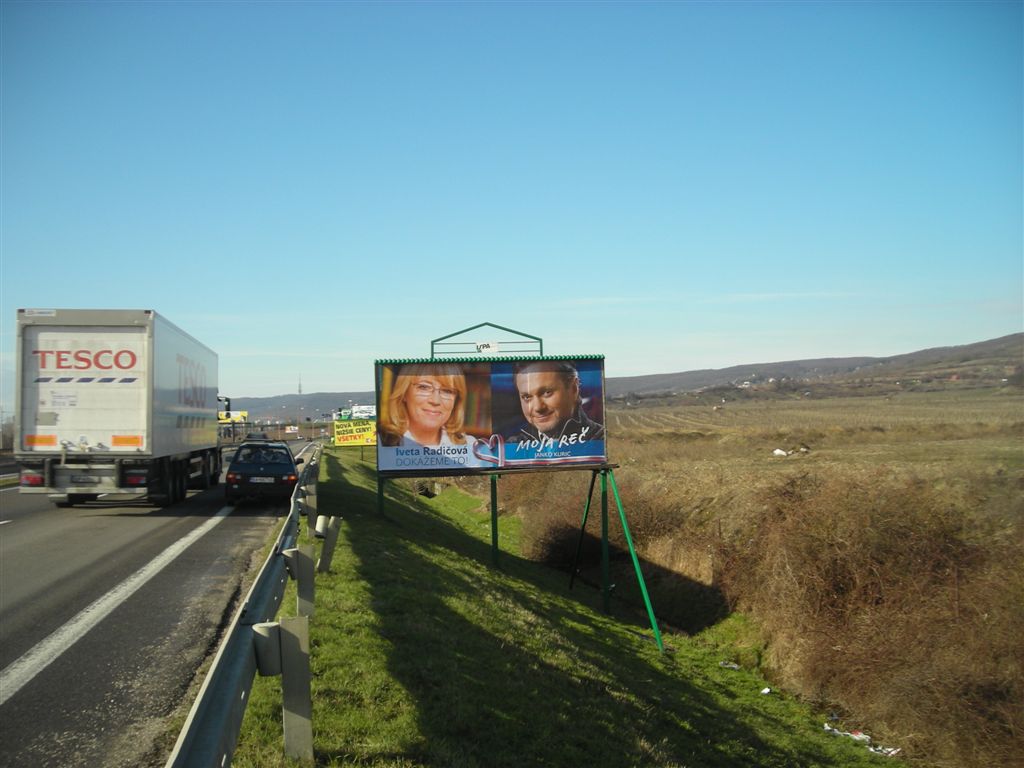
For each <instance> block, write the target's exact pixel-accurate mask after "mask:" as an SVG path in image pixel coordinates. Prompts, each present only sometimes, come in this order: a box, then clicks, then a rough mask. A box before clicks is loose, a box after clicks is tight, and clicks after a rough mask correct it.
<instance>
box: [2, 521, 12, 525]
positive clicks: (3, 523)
mask: <svg viewBox="0 0 1024 768" xmlns="http://www.w3.org/2000/svg"><path fill="white" fill-rule="evenodd" d="M9 522H11V521H10V520H0V525H7V524H8V523H9Z"/></svg>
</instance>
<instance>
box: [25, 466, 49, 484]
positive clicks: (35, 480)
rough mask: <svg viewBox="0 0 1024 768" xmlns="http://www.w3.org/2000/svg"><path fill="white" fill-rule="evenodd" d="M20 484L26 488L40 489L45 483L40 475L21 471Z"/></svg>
mask: <svg viewBox="0 0 1024 768" xmlns="http://www.w3.org/2000/svg"><path fill="white" fill-rule="evenodd" d="M21 484H22V485H26V486H36V487H42V486H43V485H45V484H46V483H45V482H44V479H43V476H42V475H41V474H40V473H38V472H30V471H27V470H23V471H22V473H21Z"/></svg>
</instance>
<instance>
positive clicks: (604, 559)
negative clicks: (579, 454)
mask: <svg viewBox="0 0 1024 768" xmlns="http://www.w3.org/2000/svg"><path fill="white" fill-rule="evenodd" d="M610 582H611V578H610V576H609V557H608V470H607V469H602V470H601V595H602V598H603V604H604V612H605V613H611V608H612V585H611V583H610Z"/></svg>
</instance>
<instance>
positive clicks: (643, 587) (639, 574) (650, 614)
mask: <svg viewBox="0 0 1024 768" xmlns="http://www.w3.org/2000/svg"><path fill="white" fill-rule="evenodd" d="M608 474H609V475H611V478H612V493H614V494H615V503H616V505H617V506H618V508H619V520H621V521H622V532H623V533H624V534H625V535H626V543H627V544H628V545H629V554H630V556H631V557H632V558H633V568H634V569H636V580H637V581H638V582H640V592H641V593H642V594H643V596H644V605H645V606H646V607H647V618H648V619H650V622H651V629H652V630H654V640H655V642H657V644H658V650H659V651H661V652H662V653H664V652H665V644H664V643H663V642H662V641H661V631H660V630H659V629H658V620H657V619H655V618H654V608H653V607H652V606H651V598H650V597H649V596H648V594H647V584H646V583H644V574H643V571H641V570H640V559H639V558H638V557H637V556H636V549H635V548H634V547H633V537H632V536H630V535H629V523H627V522H626V511H625V510H624V509H623V508H622V499H620V498H619V489H618V487H617V486H616V485H615V473H614V472H612V471H610V470H609V471H608Z"/></svg>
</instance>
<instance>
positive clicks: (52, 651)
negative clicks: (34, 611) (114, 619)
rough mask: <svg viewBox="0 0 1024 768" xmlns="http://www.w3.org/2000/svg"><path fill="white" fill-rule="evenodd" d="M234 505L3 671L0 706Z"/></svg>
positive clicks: (229, 511) (212, 518)
mask: <svg viewBox="0 0 1024 768" xmlns="http://www.w3.org/2000/svg"><path fill="white" fill-rule="evenodd" d="M233 510H234V507H224V508H223V509H221V510H220V512H218V513H217V514H216V515H215V516H214V517H211V518H210V519H209V520H207V521H206V522H205V523H203V524H202V525H201V526H199V527H198V528H196V529H195V530H194V531H192V533H190V534H189V535H188V536H186V537H185V538H183V539H179V540H178V541H176V542H175V543H174V544H172V545H171V546H169V547H168V548H167V549H165V550H164V551H163V552H161V553H160V554H159V555H157V556H156V557H155V558H153V560H151V561H150V562H149V563H148V564H147V565H145V566H144V567H142V568H140V569H139V570H138V571H136V572H135V573H134V574H132V575H131V576H129V577H128V578H127V579H125V580H124V581H122V582H121V583H120V584H118V585H117V586H116V587H114V588H113V589H112V590H110V591H109V592H107V594H105V595H103V597H101V598H99V599H98V600H96V601H95V602H94V603H92V604H91V605H89V606H88V607H86V608H84V609H83V610H82V612H81V613H79V614H78V615H77V616H75V617H74V618H73V619H71V621H69V622H68V623H67V624H65V625H64V626H62V627H60V628H59V629H57V630H55V631H54V632H53V634H51V635H50V636H49V637H47V638H46V639H44V640H42V641H41V642H40V643H39V644H37V645H36V646H34V647H33V648H32V649H30V650H29V651H27V652H26V653H25V655H24V656H22V657H21V658H20V659H18V660H17V661H14V662H12V663H11V664H10V665H8V666H7V668H6V669H4V670H3V671H2V672H0V705H2V704H4V703H5V702H6V701H7V700H8V699H9V698H11V696H13V695H14V694H16V693H17V692H18V691H20V690H21V689H22V688H23V687H24V686H25V685H26V684H27V683H28V682H30V681H31V680H32V678H33V677H35V676H36V675H38V674H39V673H40V672H42V671H43V670H44V669H46V668H47V667H48V666H49V665H50V663H51V662H52V661H54V660H55V659H56V658H57V657H58V656H60V655H61V654H62V653H64V651H66V650H67V649H68V648H70V647H71V646H72V645H74V644H75V641H77V640H78V638H80V637H81V636H82V635H84V634H85V633H86V632H88V631H89V630H90V629H92V628H93V627H95V626H96V625H97V624H99V623H100V622H101V621H103V619H105V618H106V617H107V616H109V615H110V613H111V612H112V611H113V610H114V609H115V608H117V607H118V606H119V605H121V603H123V602H124V601H125V600H127V599H128V598H129V597H131V596H132V595H133V594H135V592H136V591H138V589H139V588H140V587H142V586H143V585H144V584H145V583H146V582H148V581H149V580H150V579H152V578H153V577H154V576H156V575H157V574H158V573H160V571H162V570H163V569H164V568H166V567H167V566H168V565H170V564H171V563H172V562H173V561H174V558H176V557H177V556H178V555H180V554H181V553H182V552H184V551H185V550H186V549H188V548H189V546H191V545H192V544H194V543H195V542H196V541H198V540H199V539H201V538H202V537H203V536H205V535H206V534H207V533H208V532H209V531H210V530H212V529H213V528H214V527H215V526H216V525H217V524H218V523H220V522H221V521H222V520H223V519H224V518H225V517H227V516H228V515H230V514H231V512H232V511H233Z"/></svg>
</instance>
